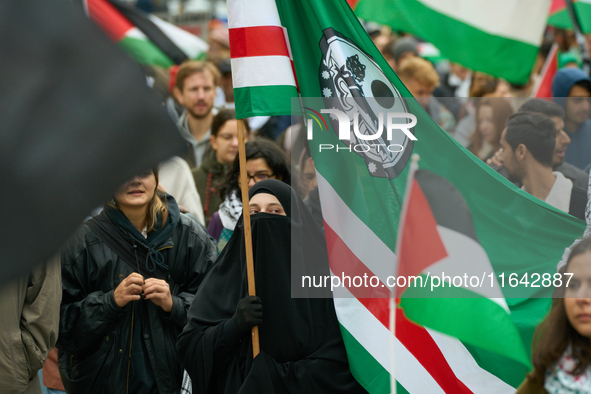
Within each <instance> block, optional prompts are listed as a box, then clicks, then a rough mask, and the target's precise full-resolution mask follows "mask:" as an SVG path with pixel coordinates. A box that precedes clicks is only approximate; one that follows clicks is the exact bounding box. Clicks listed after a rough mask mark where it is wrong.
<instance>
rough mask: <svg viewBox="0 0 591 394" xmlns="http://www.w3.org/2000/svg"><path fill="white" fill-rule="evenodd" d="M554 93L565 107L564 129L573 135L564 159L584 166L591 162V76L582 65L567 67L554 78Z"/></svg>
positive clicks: (578, 165) (556, 99)
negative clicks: (590, 112)
mask: <svg viewBox="0 0 591 394" xmlns="http://www.w3.org/2000/svg"><path fill="white" fill-rule="evenodd" d="M552 96H553V97H554V101H555V102H556V103H558V104H560V105H561V106H562V107H563V108H564V112H565V114H566V116H565V120H564V130H565V131H566V132H567V133H568V135H569V137H570V139H571V144H570V145H569V146H568V148H567V149H566V152H565V156H564V161H566V162H567V163H570V164H572V165H574V166H577V167H578V168H580V169H584V168H585V167H587V165H588V164H589V163H591V121H590V120H589V119H588V116H589V110H591V101H590V99H589V97H591V78H589V76H588V75H587V74H585V73H584V72H583V71H582V70H580V69H578V68H563V69H562V70H559V71H558V72H557V73H556V75H555V76H554V80H553V81H552Z"/></svg>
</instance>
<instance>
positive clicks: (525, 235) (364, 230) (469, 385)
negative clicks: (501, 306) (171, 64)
mask: <svg viewBox="0 0 591 394" xmlns="http://www.w3.org/2000/svg"><path fill="white" fill-rule="evenodd" d="M249 4H252V3H250V2H249V1H245V0H241V1H240V0H231V1H229V2H228V6H229V13H230V15H232V8H233V7H236V10H240V12H241V14H247V13H248V12H250V13H257V12H258V10H259V9H261V7H262V8H265V9H267V8H268V9H274V8H276V10H277V15H278V16H279V19H280V22H281V26H282V27H283V28H285V29H286V32H287V36H288V38H289V41H288V42H289V46H290V49H291V51H290V53H291V55H292V58H293V62H294V68H295V75H296V76H297V86H298V87H299V91H300V93H301V96H302V102H303V104H304V106H305V107H307V108H312V109H314V110H316V112H319V113H320V112H321V111H320V108H314V107H313V106H311V105H307V103H308V99H309V98H313V99H311V102H314V101H315V100H319V101H320V102H321V104H325V105H326V106H325V107H323V108H324V109H331V110H336V111H341V112H345V113H348V117H349V119H347V120H348V122H347V121H345V124H346V125H345V126H344V127H347V126H350V128H349V129H348V136H349V138H345V139H339V135H338V133H337V130H338V131H339V132H340V124H339V120H338V115H337V114H338V113H339V112H334V111H333V113H332V114H330V115H329V116H327V119H326V120H330V121H327V123H326V125H324V122H319V124H321V125H322V126H320V127H321V128H322V130H319V129H318V128H316V129H314V128H312V130H311V131H312V134H313V139H311V140H310V141H309V143H310V148H311V152H312V155H313V158H314V161H315V166H316V171H317V179H318V186H319V192H320V199H321V202H322V215H323V219H324V224H325V226H324V228H325V235H326V241H327V247H328V251H329V260H330V264H331V271H332V273H333V274H334V275H335V276H340V275H343V274H345V275H349V276H354V277H363V276H364V275H367V276H368V277H372V278H373V277H375V278H377V279H378V280H379V281H378V285H377V286H376V287H375V288H371V289H367V288H362V287H356V286H354V285H349V286H345V288H341V289H340V290H342V293H344V294H345V295H347V296H348V297H344V298H335V306H336V310H337V315H338V318H339V322H340V324H341V329H342V335H343V339H344V341H345V345H346V347H347V352H348V357H349V361H350V365H351V370H352V372H353V374H354V376H355V377H356V378H357V380H358V381H359V382H360V383H361V384H362V385H363V386H364V387H365V388H366V389H367V390H368V391H369V392H370V393H386V392H390V377H389V373H390V371H391V370H392V369H393V368H392V365H391V362H390V352H389V344H390V340H391V338H392V337H391V334H390V331H389V329H388V324H389V322H388V318H389V299H388V297H389V296H390V294H391V293H390V291H389V290H388V288H387V283H388V279H389V278H388V277H389V276H391V275H393V273H394V272H395V266H396V255H395V245H396V242H397V238H398V237H397V229H398V224H399V218H400V212H401V206H402V200H403V195H404V191H405V188H406V178H407V173H408V170H407V161H408V160H409V157H410V153H411V152H417V153H419V154H420V156H421V167H422V168H424V169H426V170H429V171H431V172H433V173H435V174H437V175H438V176H440V177H443V178H445V179H447V181H449V182H450V183H451V184H452V185H453V186H454V187H455V188H456V189H457V190H459V192H460V193H461V194H462V195H463V196H464V198H465V200H466V203H467V205H468V208H469V211H470V213H471V215H472V220H473V225H474V232H475V233H476V235H477V238H478V240H479V244H480V245H481V247H482V249H483V250H484V251H485V252H486V255H487V256H488V260H489V261H490V265H491V267H492V270H493V272H494V274H495V277H496V276H497V275H499V274H501V273H506V274H507V275H508V274H509V273H519V274H524V273H527V272H532V270H534V271H536V272H539V273H549V272H554V270H555V266H556V263H557V261H559V260H560V256H561V255H562V252H563V250H564V248H565V247H566V246H568V245H570V244H571V243H572V240H573V239H575V238H576V237H577V236H579V235H580V234H581V233H582V232H583V229H584V226H583V223H582V222H581V221H579V220H577V219H575V218H573V217H571V216H569V215H567V214H565V213H563V212H560V211H558V210H556V209H554V208H552V207H551V206H549V205H547V204H546V203H544V202H542V201H539V200H538V199H536V198H534V197H532V196H530V195H528V194H526V193H525V192H523V191H520V190H518V189H517V188H515V187H514V186H513V185H512V184H511V183H510V182H508V181H507V180H505V179H504V178H502V177H501V176H500V175H498V174H497V173H496V172H494V171H492V170H491V169H490V168H489V167H488V166H486V165H485V164H484V163H483V162H482V161H480V160H478V159H477V158H476V157H475V156H474V155H472V154H471V153H469V152H468V151H467V150H466V149H464V148H463V147H461V146H460V145H458V144H457V143H456V142H455V141H454V140H453V139H452V137H451V136H450V135H449V134H447V133H445V132H444V131H443V130H441V129H440V128H439V127H438V126H437V124H435V123H434V122H433V121H432V120H431V118H430V117H429V116H428V115H427V114H426V112H425V111H424V110H423V109H422V107H421V106H420V105H419V104H418V103H417V102H416V101H414V100H413V99H412V98H410V94H409V92H408V90H407V89H406V88H405V87H404V85H403V84H402V83H401V82H400V80H399V79H398V78H397V76H396V75H395V74H394V72H393V71H392V70H391V68H390V67H389V66H388V64H387V62H386V61H385V60H384V59H383V58H382V57H381V55H380V53H379V51H378V50H377V49H376V48H375V46H374V45H373V42H372V41H371V39H370V38H369V37H368V35H367V33H366V32H365V30H364V29H363V27H362V26H361V25H360V23H359V21H358V19H357V17H356V16H355V15H354V13H353V12H352V10H351V8H350V7H349V5H348V4H347V3H346V2H345V1H344V0H342V1H340V0H324V1H320V0H298V1H294V0H275V1H273V0H263V1H259V2H258V3H257V4H256V6H250V7H249ZM230 23H232V22H231V21H230ZM275 23H276V21H275ZM252 25H255V26H264V22H262V23H261V22H260V21H257V23H253V24H252ZM233 66H234V65H233ZM287 67H288V65H287V62H286V63H285V65H284V68H283V69H282V72H286V71H285V70H286V69H287ZM234 72H236V70H234ZM258 72H259V73H262V74H264V75H265V76H269V78H270V80H273V78H275V77H274V76H272V74H274V73H275V72H277V70H276V69H275V68H264V69H258ZM260 78H263V76H261V77H260ZM249 86H252V87H257V86H258V87H260V88H261V89H262V88H263V87H265V86H269V84H265V83H262V84H261V85H254V84H253V85H249ZM273 86H274V85H273ZM257 91H259V92H261V91H263V92H264V90H259V89H257ZM252 92H253V94H254V93H255V92H256V91H255V90H252ZM351 98H354V99H353V101H351ZM251 99H252V101H249V100H251ZM290 99H291V96H289V95H286V96H285V97H284V98H279V99H278V101H277V103H276V105H277V108H284V106H285V102H286V101H287V100H290ZM257 100H264V97H263V98H260V97H254V96H252V95H250V94H249V95H247V96H246V97H244V96H243V97H242V98H241V100H237V101H236V106H237V108H240V107H245V108H249V107H251V106H252V105H253V104H252V102H255V103H256V102H257ZM293 101H294V104H293V105H294V108H295V109H298V108H299V106H300V102H299V100H298V99H294V100H293ZM352 103H353V104H354V105H353V107H354V109H355V110H356V111H358V115H359V116H358V119H359V125H358V126H359V130H358V132H360V133H361V134H365V137H363V139H365V138H374V137H375V139H376V142H367V144H366V145H367V147H368V149H356V147H359V146H362V147H363V145H364V144H363V139H360V138H359V136H358V134H359V133H354V132H351V130H354V129H355V128H354V127H351V126H353V125H352V123H350V121H351V119H354V117H353V115H354V114H353V113H351V111H347V108H348V106H349V108H353V107H350V105H351V104H352ZM387 111H393V112H397V113H407V114H412V115H414V116H415V118H416V119H415V120H416V123H414V124H413V123H412V122H411V121H409V120H407V122H406V125H408V128H410V129H411V131H412V134H413V137H414V138H416V140H413V138H411V136H409V135H408V134H406V133H402V132H401V131H400V130H398V131H396V132H394V133H393V135H392V136H386V135H382V136H377V135H376V134H377V133H376V132H375V130H376V125H377V124H378V123H379V119H378V116H377V115H378V114H379V113H380V112H382V113H383V112H387ZM260 114H261V115H262V114H263V113H260ZM315 116H317V115H316V114H315ZM409 122H410V123H409ZM314 124H315V123H313V122H312V124H311V126H312V127H313V125H314ZM403 126H404V125H403ZM407 131H408V130H407ZM380 144H383V145H380ZM378 145H379V146H382V149H380V150H378V148H379V146H378ZM321 146H322V147H324V148H327V147H332V149H324V150H320V149H321ZM392 146H394V147H402V148H403V149H402V150H400V149H398V150H397V151H395V152H392V151H391V150H389V149H384V148H385V147H392ZM540 223H543V224H544V225H543V226H541V225H540ZM418 247H420V248H425V247H424V246H422V245H418ZM470 250H473V249H470ZM470 250H469V251H470ZM481 274H486V272H482V273H481ZM381 285H383V286H381ZM501 290H502V292H503V293H502V294H503V296H504V297H505V302H506V304H507V306H508V307H509V312H510V319H511V321H512V322H513V323H514V325H515V326H516V327H517V328H518V330H519V336H520V340H521V342H522V346H523V347H524V348H525V349H526V351H527V350H528V349H529V347H530V343H531V338H532V335H533V330H534V328H535V325H536V324H537V323H538V322H540V321H541V319H542V318H543V317H544V315H545V313H546V311H547V310H548V307H549V305H550V302H549V300H548V299H542V298H533V296H535V295H538V294H539V293H540V292H542V293H543V290H545V289H539V288H537V289H533V288H526V289H524V288H523V286H521V288H520V289H519V290H520V292H511V291H510V290H515V289H508V288H506V287H505V288H501ZM511 295H513V296H518V297H519V298H513V299H511V298H507V297H508V296H511ZM445 301H446V300H445V299H441V300H437V302H439V303H444V302H445ZM452 301H453V302H452V303H450V304H449V305H452V304H456V306H457V305H458V304H460V303H461V302H465V303H466V307H465V308H461V307H460V308H452V307H447V306H448V305H446V308H443V307H441V308H440V309H439V310H438V311H435V312H434V313H433V319H437V320H439V321H446V320H451V319H458V318H460V317H462V318H463V314H465V313H466V312H467V310H466V308H468V305H470V303H471V302H472V300H471V299H468V298H457V299H454V300H452ZM409 308H411V306H409ZM407 312H408V313H409V314H410V313H411V311H410V310H408V311H407V310H406V309H405V310H404V311H403V310H402V309H399V310H398V311H397V331H396V339H395V340H396V344H395V348H396V379H397V381H398V383H399V388H401V389H403V391H407V392H411V393H425V392H458V393H462V392H483V391H490V392H514V390H515V387H517V386H518V385H519V383H520V382H521V381H522V380H523V378H524V377H525V374H526V373H527V372H528V367H527V366H526V365H524V363H523V360H522V359H521V358H519V357H510V356H507V355H506V354H499V353H498V352H493V351H490V350H489V349H490V347H487V346H484V347H480V346H475V345H473V343H474V342H473V341H471V340H469V339H466V338H458V337H452V336H450V335H447V334H442V333H440V332H439V331H435V330H434V329H427V328H424V327H422V326H419V325H417V324H415V323H413V322H411V320H409V319H408V318H407V317H406V315H405V313H407ZM487 324H489V322H488V321H482V322H480V325H475V326H470V327H468V328H466V329H467V330H472V331H473V335H478V332H479V331H478V330H479V328H480V326H485V325H487ZM504 334H506V335H510V334H509V333H504ZM497 338H499V337H497ZM501 339H502V338H501ZM493 342H494V341H493ZM516 359H517V360H521V361H516Z"/></svg>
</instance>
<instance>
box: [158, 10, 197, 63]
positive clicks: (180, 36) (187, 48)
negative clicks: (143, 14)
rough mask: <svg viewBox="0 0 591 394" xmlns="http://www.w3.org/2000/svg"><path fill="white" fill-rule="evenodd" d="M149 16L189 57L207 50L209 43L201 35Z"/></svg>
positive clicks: (194, 56) (191, 57) (193, 57)
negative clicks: (198, 35)
mask: <svg viewBox="0 0 591 394" xmlns="http://www.w3.org/2000/svg"><path fill="white" fill-rule="evenodd" d="M149 18H150V20H151V21H152V22H154V24H155V25H156V26H158V27H159V28H160V30H162V32H163V33H164V34H166V35H167V36H168V38H170V40H171V41H172V42H174V43H175V45H176V46H177V47H179V49H180V50H182V51H183V52H185V54H186V55H187V56H188V57H189V59H195V58H196V57H197V56H199V55H200V54H202V53H205V52H207V48H209V45H207V43H206V42H205V41H203V40H202V39H200V38H199V37H197V36H195V35H193V34H191V33H189V32H188V31H185V30H183V29H181V28H180V27H176V26H175V25H173V24H172V23H168V22H166V21H164V20H162V19H160V18H157V17H155V16H153V15H150V16H149Z"/></svg>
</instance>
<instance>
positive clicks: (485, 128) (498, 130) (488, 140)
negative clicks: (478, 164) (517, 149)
mask: <svg viewBox="0 0 591 394" xmlns="http://www.w3.org/2000/svg"><path fill="white" fill-rule="evenodd" d="M476 108H477V109H476V130H475V131H474V133H473V134H472V136H471V144H470V146H469V147H468V150H469V151H470V152H472V153H474V154H475V155H476V156H478V158H479V159H481V160H484V161H486V159H488V158H490V157H491V156H492V155H494V153H495V152H496V151H497V150H499V148H500V147H501V134H502V133H503V130H504V129H505V123H507V120H509V117H510V116H511V115H512V114H513V112H514V111H513V108H512V107H511V104H509V102H508V101H507V99H505V98H503V97H485V98H483V99H481V100H480V101H479V102H478V104H477V107H476Z"/></svg>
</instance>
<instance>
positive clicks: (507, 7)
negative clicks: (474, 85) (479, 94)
mask: <svg viewBox="0 0 591 394" xmlns="http://www.w3.org/2000/svg"><path fill="white" fill-rule="evenodd" d="M349 2H350V4H351V7H353V8H354V10H355V14H356V15H357V16H358V17H360V18H361V19H364V20H367V21H372V22H378V23H381V24H384V25H388V26H391V27H392V28H393V29H395V30H400V31H404V32H407V33H411V34H413V35H415V36H417V37H420V38H422V39H423V40H426V41H429V42H431V43H433V45H435V46H436V47H437V48H438V49H439V50H440V51H441V55H442V56H443V57H446V58H448V59H450V60H451V61H454V62H457V63H460V64H462V65H463V66H465V67H468V68H470V69H473V70H476V71H482V72H485V73H487V74H490V75H493V76H495V77H500V78H504V79H506V80H508V81H509V82H512V83H516V84H525V83H527V82H528V78H529V75H530V73H531V70H532V67H533V65H534V62H535V59H536V56H537V53H538V49H539V46H540V44H541V42H542V35H543V33H544V28H545V26H546V20H547V17H548V7H549V4H550V3H549V0H520V1H514V0H496V1H491V0H446V1H440V0H404V1H398V0H349Z"/></svg>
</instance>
